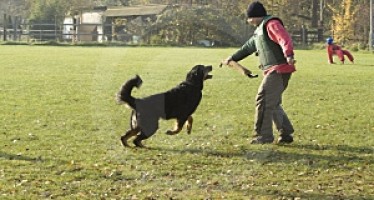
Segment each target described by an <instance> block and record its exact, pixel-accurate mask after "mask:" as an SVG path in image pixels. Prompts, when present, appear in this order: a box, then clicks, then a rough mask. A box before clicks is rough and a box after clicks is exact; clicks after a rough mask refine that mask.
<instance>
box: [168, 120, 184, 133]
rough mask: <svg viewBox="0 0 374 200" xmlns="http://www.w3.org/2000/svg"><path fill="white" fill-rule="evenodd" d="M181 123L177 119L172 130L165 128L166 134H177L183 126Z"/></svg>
mask: <svg viewBox="0 0 374 200" xmlns="http://www.w3.org/2000/svg"><path fill="white" fill-rule="evenodd" d="M183 124H184V123H181V122H180V121H179V120H178V121H177V123H175V127H174V129H173V130H167V131H166V134H168V135H175V134H178V133H179V132H180V131H181V130H182V128H183Z"/></svg>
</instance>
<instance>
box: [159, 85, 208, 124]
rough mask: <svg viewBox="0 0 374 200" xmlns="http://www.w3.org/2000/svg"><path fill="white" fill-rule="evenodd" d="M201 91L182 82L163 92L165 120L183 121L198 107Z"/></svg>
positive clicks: (199, 88) (197, 87)
mask: <svg viewBox="0 0 374 200" xmlns="http://www.w3.org/2000/svg"><path fill="white" fill-rule="evenodd" d="M201 89H202V88H201V87H199V86H196V85H193V84H191V83H189V82H183V83H181V84H180V85H178V86H177V87H175V88H173V89H171V90H169V91H167V92H165V93H164V94H165V119H172V118H177V119H180V120H182V121H185V120H186V119H187V117H188V116H190V115H191V114H192V113H193V112H195V110H196V108H197V106H198V105H199V103H200V101H201V97H202V94H201Z"/></svg>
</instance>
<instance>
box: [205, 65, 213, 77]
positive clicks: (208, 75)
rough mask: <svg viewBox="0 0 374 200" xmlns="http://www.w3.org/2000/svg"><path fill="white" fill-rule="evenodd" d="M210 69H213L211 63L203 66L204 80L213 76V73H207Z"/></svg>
mask: <svg viewBox="0 0 374 200" xmlns="http://www.w3.org/2000/svg"><path fill="white" fill-rule="evenodd" d="M212 70H213V67H212V65H209V66H205V68H204V80H207V79H212V78H213V75H210V74H209V72H211V71H212Z"/></svg>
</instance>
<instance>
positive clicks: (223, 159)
mask: <svg viewBox="0 0 374 200" xmlns="http://www.w3.org/2000/svg"><path fill="white" fill-rule="evenodd" d="M235 50H236V49H205V48H145V47H143V48H124V47H117V48H110V47H104V48H101V47H100V48H95V47H46V46H4V45H3V46H0V119H1V121H0V199H374V156H373V155H374V147H373V146H374V101H373V100H374V92H373V91H374V90H373V87H374V78H373V77H374V56H373V54H369V53H363V52H353V55H354V56H355V58H356V61H355V64H349V63H347V64H345V65H340V64H338V65H328V64H327V55H326V52H325V51H324V50H313V51H301V50H299V51H296V59H297V69H298V71H297V72H296V73H295V74H294V75H293V77H292V79H291V81H290V85H289V88H288V90H287V91H286V93H285V95H284V108H285V110H286V111H287V112H288V115H289V117H290V119H291V120H292V122H293V123H294V126H295V130H296V132H295V142H294V143H293V144H291V145H285V146H278V145H273V144H270V145H250V144H249V142H250V140H251V134H252V133H251V130H252V124H253V115H254V98H255V95H256V91H257V87H258V85H259V84H260V81H261V78H259V79H248V78H246V77H244V76H242V75H240V74H239V73H237V72H236V71H233V70H231V69H229V68H219V67H218V64H219V62H220V60H221V59H223V58H226V57H227V56H228V55H230V54H232V53H233V52H234V51H235ZM241 63H242V64H244V65H245V66H247V67H249V68H250V69H251V70H253V71H254V72H255V73H261V72H260V71H259V70H258V69H257V68H256V66H257V65H258V64H257V58H256V57H254V56H253V57H249V58H247V59H246V60H243V61H242V62H241ZM195 64H212V65H213V66H214V69H213V72H212V74H213V75H214V77H213V79H212V80H208V81H207V82H206V84H205V87H204V91H203V99H202V102H201V104H200V106H199V108H198V109H197V111H196V112H195V114H194V115H193V116H194V119H195V120H194V127H193V130H192V134H191V135H187V134H186V133H185V130H183V132H182V133H180V134H179V135H176V136H168V135H166V134H164V132H165V131H166V130H167V129H168V128H169V127H170V126H172V125H173V123H174V121H161V122H160V129H159V131H158V133H157V134H155V135H154V136H153V137H152V138H150V139H148V140H147V141H145V142H144V143H145V145H147V146H149V147H151V149H136V148H124V147H122V146H121V144H120V140H119V138H120V136H121V135H122V134H123V132H124V131H125V130H127V129H128V128H129V115H130V110H129V109H127V108H125V107H124V106H120V105H117V104H116V102H115V100H114V94H115V93H116V92H117V91H118V89H119V87H120V86H121V84H122V83H123V82H124V81H125V80H127V79H129V78H132V77H133V76H134V75H135V74H139V75H140V76H141V77H142V79H143V81H144V83H143V86H142V88H140V89H139V90H137V89H135V90H134V91H133V95H134V96H136V97H144V96H147V95H150V94H154V93H158V92H163V91H165V90H168V89H170V88H172V87H174V86H175V85H177V84H179V83H180V82H181V81H182V80H183V79H184V78H185V75H186V73H187V72H188V71H189V69H190V68H192V66H194V65H195Z"/></svg>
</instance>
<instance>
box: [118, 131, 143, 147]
mask: <svg viewBox="0 0 374 200" xmlns="http://www.w3.org/2000/svg"><path fill="white" fill-rule="evenodd" d="M139 131H140V128H139V127H136V128H135V129H130V130H128V131H127V132H126V133H125V135H123V136H122V137H121V142H122V145H123V146H125V147H129V144H128V143H127V140H128V139H129V138H131V137H133V136H136V135H137V134H138V133H139Z"/></svg>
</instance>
